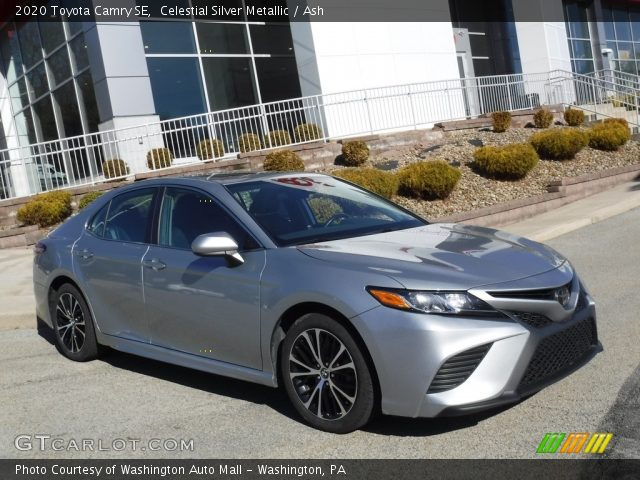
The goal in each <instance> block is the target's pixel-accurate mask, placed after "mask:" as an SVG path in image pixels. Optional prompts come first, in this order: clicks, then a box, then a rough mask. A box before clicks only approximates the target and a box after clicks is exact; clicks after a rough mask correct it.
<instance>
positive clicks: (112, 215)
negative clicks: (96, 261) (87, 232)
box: [103, 188, 156, 243]
mask: <svg viewBox="0 0 640 480" xmlns="http://www.w3.org/2000/svg"><path fill="white" fill-rule="evenodd" d="M155 190H156V189H155V188H144V189H140V190H134V191H132V192H127V193H123V194H122V195H118V196H117V197H115V198H114V199H113V200H111V206H110V208H109V213H108V214H107V219H106V222H105V226H104V234H103V237H104V238H106V239H107V240H119V241H124V242H136V243H144V242H146V239H147V230H148V227H149V224H150V222H151V216H152V208H151V207H152V203H153V195H154V193H155Z"/></svg>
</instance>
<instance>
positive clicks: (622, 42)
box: [602, 1, 640, 75]
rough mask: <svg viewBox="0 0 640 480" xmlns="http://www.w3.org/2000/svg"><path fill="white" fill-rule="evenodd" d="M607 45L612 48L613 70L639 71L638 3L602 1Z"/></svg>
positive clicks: (634, 72) (639, 24)
mask: <svg viewBox="0 0 640 480" xmlns="http://www.w3.org/2000/svg"><path fill="white" fill-rule="evenodd" d="M602 14H603V26H604V34H605V40H606V42H607V47H608V48H610V49H611V50H613V64H612V68H613V69H614V70H620V71H622V72H625V73H632V74H634V75H637V74H638V72H639V71H640V5H638V4H635V5H633V4H628V3H627V4H625V3H620V2H608V1H603V3H602Z"/></svg>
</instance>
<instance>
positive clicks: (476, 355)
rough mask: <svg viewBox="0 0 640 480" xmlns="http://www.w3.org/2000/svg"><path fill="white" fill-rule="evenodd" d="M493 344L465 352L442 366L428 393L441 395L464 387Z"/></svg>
mask: <svg viewBox="0 0 640 480" xmlns="http://www.w3.org/2000/svg"><path fill="white" fill-rule="evenodd" d="M491 345H493V343H488V344H486V345H481V346H479V347H475V348H472V349H470V350H465V351H464V352H461V353H458V354H457V355H454V356H453V357H451V358H449V359H448V360H447V361H446V362H444V363H443V364H442V366H441V367H440V370H438V373H436V376H435V377H434V378H433V381H432V382H431V385H429V390H427V393H440V392H446V391H447V390H452V389H454V388H456V387H458V386H460V385H462V384H463V383H464V382H465V381H466V380H467V378H469V377H470V376H471V374H472V373H473V372H474V371H475V369H476V368H478V365H480V362H481V361H482V359H483V358H484V356H485V355H486V354H487V352H488V351H489V349H490V348H491Z"/></svg>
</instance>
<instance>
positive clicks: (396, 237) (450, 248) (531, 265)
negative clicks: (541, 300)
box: [298, 224, 565, 290]
mask: <svg viewBox="0 0 640 480" xmlns="http://www.w3.org/2000/svg"><path fill="white" fill-rule="evenodd" d="M298 249H299V250H300V251H301V252H302V253H304V254H305V255H308V256H310V257H312V258H315V259H318V260H323V261H328V262H339V263H340V264H342V265H343V266H344V267H345V268H349V269H353V268H359V269H367V270H373V271H377V272H380V273H384V274H386V275H388V276H390V277H392V278H394V279H395V280H396V281H398V282H400V283H401V284H403V285H404V286H405V287H406V288H409V289H439V290H445V289H456V290H459V289H465V290H466V289H469V288H473V287H479V286H482V285H489V284H495V283H503V282H509V281H513V280H518V279H522V278H526V277H530V276H532V275H537V274H540V273H543V272H546V271H549V270H552V269H554V268H557V267H559V266H560V265H562V264H563V263H564V261H565V260H564V259H563V258H562V257H560V256H559V255H558V254H557V253H556V252H555V251H553V250H552V249H550V248H548V247H546V246H544V245H541V244H539V243H536V242H533V241H531V240H527V239H525V238H522V237H518V236H515V235H511V234H509V233H506V232H502V231H499V230H494V229H490V228H482V227H473V226H470V225H461V224H431V225H426V226H423V227H417V228H411V229H407V230H399V231H394V232H386V233H379V234H374V235H367V236H363V237H355V238H348V239H343V240H333V241H328V242H323V243H317V244H309V245H301V246H299V247H298Z"/></svg>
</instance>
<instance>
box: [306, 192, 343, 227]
mask: <svg viewBox="0 0 640 480" xmlns="http://www.w3.org/2000/svg"><path fill="white" fill-rule="evenodd" d="M309 208H311V211H312V212H313V216H314V217H316V220H317V221H318V223H326V222H328V221H329V219H330V218H332V217H334V216H335V215H337V214H339V213H342V207H341V206H340V205H338V204H337V203H336V202H335V201H334V200H332V199H331V198H329V197H326V196H318V195H311V196H310V197H309Z"/></svg>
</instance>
